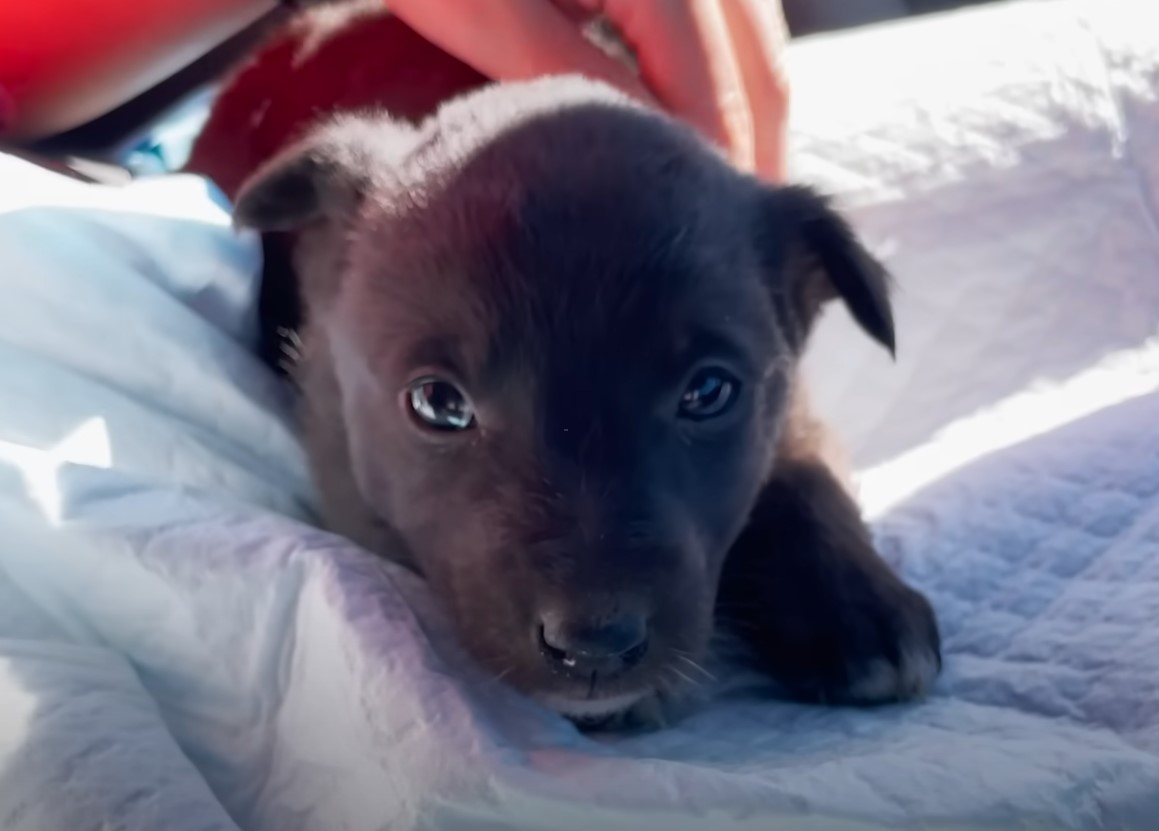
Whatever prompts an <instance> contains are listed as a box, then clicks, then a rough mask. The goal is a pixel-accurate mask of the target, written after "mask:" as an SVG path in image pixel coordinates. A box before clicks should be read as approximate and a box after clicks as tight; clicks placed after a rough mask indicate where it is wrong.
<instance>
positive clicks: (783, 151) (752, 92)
mask: <svg viewBox="0 0 1159 831" xmlns="http://www.w3.org/2000/svg"><path fill="white" fill-rule="evenodd" d="M721 6H722V7H723V10H724V15H725V18H726V20H727V21H728V27H729V30H730V32H731V33H732V42H733V46H734V47H735V49H736V58H737V64H738V66H739V67H740V72H741V77H742V79H743V82H744V86H745V93H746V97H747V99H748V108H749V112H750V113H751V115H752V120H753V141H754V143H755V149H754V157H755V162H756V171H757V173H758V174H759V175H760V176H762V177H763V178H765V179H768V180H769V181H782V180H783V179H784V178H785V174H786V166H787V155H788V148H787V143H788V120H789V82H788V74H787V72H786V70H785V65H784V54H785V44H786V43H787V42H788V28H787V27H786V25H785V18H784V14H783V13H782V11H781V4H780V2H779V0H721Z"/></svg>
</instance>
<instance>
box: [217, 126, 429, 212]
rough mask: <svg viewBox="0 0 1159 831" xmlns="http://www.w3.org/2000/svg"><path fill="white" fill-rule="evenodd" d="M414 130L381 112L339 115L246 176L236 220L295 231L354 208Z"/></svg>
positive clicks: (405, 146)
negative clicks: (375, 113)
mask: <svg viewBox="0 0 1159 831" xmlns="http://www.w3.org/2000/svg"><path fill="white" fill-rule="evenodd" d="M413 135H414V131H413V130H412V129H411V128H410V127H408V126H406V125H403V124H401V123H399V122H396V121H393V120H392V119H390V118H388V117H386V116H383V115H373V114H370V115H367V114H360V113H355V114H351V115H344V116H339V117H338V118H335V119H333V120H332V121H330V122H328V123H325V124H323V125H321V126H319V127H315V128H314V129H312V130H311V131H310V132H308V133H307V135H306V136H305V138H303V139H301V140H300V141H298V142H297V143H296V144H294V145H292V146H291V147H289V148H288V149H287V150H284V151H283V152H281V153H280V154H278V155H277V156H275V157H274V158H273V160H271V161H270V162H268V163H267V164H266V165H265V166H264V167H262V168H260V169H259V170H258V171H257V173H255V174H254V175H253V176H252V177H251V178H250V179H248V180H247V181H246V182H245V183H244V184H243V185H242V188H241V191H240V192H239V193H238V196H237V201H236V204H235V205H234V211H233V219H234V224H235V225H236V226H238V227H240V228H252V229H254V230H257V231H293V230H297V229H299V228H301V227H303V226H305V225H309V224H310V223H312V222H316V221H319V220H326V219H329V220H334V219H340V218H342V217H343V216H345V215H348V214H349V213H350V212H351V211H352V210H354V209H356V208H357V206H358V204H359V203H360V202H361V201H362V199H363V197H364V196H365V195H366V193H367V192H368V191H369V190H371V189H372V188H373V186H374V183H375V181H376V180H377V179H380V178H382V177H383V176H385V175H387V174H389V172H390V171H391V169H392V168H393V167H394V166H395V165H396V164H397V163H398V162H399V160H400V159H401V158H402V156H403V155H404V154H405V152H406V151H407V150H408V149H409V147H410V144H411V141H412V138H413Z"/></svg>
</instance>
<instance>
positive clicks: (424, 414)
mask: <svg viewBox="0 0 1159 831" xmlns="http://www.w3.org/2000/svg"><path fill="white" fill-rule="evenodd" d="M407 403H408V404H409V405H410V409H411V412H412V413H414V415H415V418H417V419H418V420H419V422H420V423H421V424H423V425H424V426H426V427H430V428H431V429H433V430H446V431H452V430H469V429H470V428H472V427H474V426H475V411H474V409H473V408H472V407H471V404H470V402H469V401H467V396H465V395H463V393H462V392H460V391H459V389H458V388H457V387H456V386H455V385H454V384H451V383H449V382H447V381H442V380H440V379H438V378H422V379H420V380H418V381H415V382H414V383H413V384H411V386H410V389H409V390H408V391H407Z"/></svg>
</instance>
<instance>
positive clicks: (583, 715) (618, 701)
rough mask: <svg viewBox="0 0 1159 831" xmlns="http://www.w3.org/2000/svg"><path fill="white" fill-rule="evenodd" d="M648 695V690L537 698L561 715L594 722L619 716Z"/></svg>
mask: <svg viewBox="0 0 1159 831" xmlns="http://www.w3.org/2000/svg"><path fill="white" fill-rule="evenodd" d="M646 695H648V691H647V690H640V691H639V692H634V693H622V694H620V695H613V696H609V697H608V698H567V697H565V696H562V695H556V694H545V695H540V696H536V700H537V701H538V702H539V703H540V704H542V705H543V706H544V707H547V708H548V709H549V710H554V711H555V712H557V713H559V714H560V715H561V716H564V717H566V718H569V719H571V720H572V721H578V722H594V721H601V720H603V719H607V718H610V717H612V716H617V715H620V714H621V713H623V712H624V711H625V710H627V709H628V708H630V707H631V706H632V705H633V704H635V703H636V702H638V701H640V699H642V698H644V697H645V696H646Z"/></svg>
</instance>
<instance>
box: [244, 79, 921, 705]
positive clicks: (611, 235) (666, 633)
mask: <svg viewBox="0 0 1159 831" xmlns="http://www.w3.org/2000/svg"><path fill="white" fill-rule="evenodd" d="M237 221H238V223H239V224H240V225H243V226H249V227H253V228H257V229H261V230H263V231H296V232H299V235H298V237H297V244H296V245H297V248H296V256H295V268H296V271H297V273H298V277H299V280H300V284H301V292H302V299H303V304H304V309H305V323H304V326H303V329H302V332H301V356H300V360H299V362H298V365H297V366H296V368H295V370H294V372H295V376H296V380H297V382H298V383H299V384H300V387H301V391H302V404H303V424H304V434H305V439H306V442H307V445H308V449H309V454H310V458H311V461H312V464H313V470H314V474H315V476H316V480H317V484H318V486H319V490H320V493H321V497H322V500H323V505H324V513H325V518H326V520H327V522H328V523H329V524H330V526H331V527H332V528H333V529H334V530H335V531H337V532H339V533H342V534H344V535H346V536H347V537H349V538H351V539H353V540H355V541H357V542H359V543H362V544H363V545H365V546H367V547H369V548H370V549H371V550H373V551H376V552H378V553H380V554H382V555H383V556H385V557H389V558H391V559H393V560H397V561H400V562H402V563H405V564H407V565H409V566H411V567H413V568H414V569H416V570H417V571H419V572H420V573H422V574H423V575H424V576H425V577H426V578H427V579H428V580H429V581H430V584H431V585H432V587H433V589H434V591H435V592H436V594H437V595H438V596H439V597H440V598H441V600H442V601H443V602H444V603H445V605H446V607H447V609H448V610H449V612H450V613H451V615H452V616H453V618H454V620H455V622H456V623H457V627H458V631H459V633H460V635H461V637H462V639H463V641H464V642H465V644H466V645H467V646H468V647H469V648H470V650H471V651H472V652H473V653H474V654H475V655H476V657H477V658H478V659H479V660H480V661H481V662H483V663H484V664H485V665H487V666H488V667H489V668H490V669H491V670H493V671H494V673H495V674H496V675H497V676H502V677H503V678H504V679H506V680H507V681H508V682H510V683H511V684H513V685H514V686H516V687H517V688H519V689H521V690H523V691H525V692H527V693H529V694H531V695H533V696H534V697H536V698H538V699H539V700H541V701H542V702H544V703H546V704H547V705H548V706H550V707H552V708H555V709H556V710H558V711H560V712H562V713H565V714H567V715H570V716H573V717H577V718H581V719H583V718H593V717H600V716H606V715H609V714H615V713H622V712H624V711H628V710H631V709H632V708H633V707H636V706H637V705H641V706H643V705H646V704H647V702H649V701H650V700H652V699H654V698H655V696H656V695H658V694H667V693H670V692H672V691H673V689H674V688H675V687H677V686H679V683H678V682H680V679H681V676H682V675H683V676H687V675H688V673H687V672H685V671H683V670H682V667H684V666H685V665H686V664H687V663H688V662H692V663H694V664H695V663H696V662H699V661H701V660H702V659H703V658H704V656H705V654H706V650H708V648H709V645H710V639H711V636H712V634H713V632H714V625H715V626H716V627H718V628H724V629H727V630H729V631H734V632H735V633H736V634H737V636H738V637H739V638H740V639H742V640H743V642H744V643H745V644H747V645H748V646H749V647H751V654H752V655H754V656H755V659H756V660H757V661H758V662H759V665H760V666H761V667H762V668H764V669H766V670H767V671H768V672H769V673H771V674H772V675H773V676H774V677H775V678H776V679H778V680H779V681H781V682H783V683H784V684H785V685H786V686H787V688H788V689H789V690H790V691H791V692H792V693H794V694H795V695H798V696H800V697H803V698H808V699H814V700H825V701H841V702H852V703H874V702H881V701H889V700H897V699H905V698H909V697H912V696H916V695H919V694H920V693H922V692H923V691H924V690H925V689H926V688H927V687H928V686H929V685H930V684H931V683H932V681H933V680H934V678H935V676H936V675H937V673H938V670H939V667H940V657H939V643H938V631H937V626H936V623H935V619H934V615H933V613H932V611H931V609H930V606H929V604H928V603H927V602H926V600H925V599H924V598H923V597H922V596H921V595H919V594H917V593H916V592H914V591H913V590H911V589H909V588H908V587H906V586H905V585H904V584H903V583H902V582H901V581H900V580H899V579H898V578H897V577H896V576H895V575H894V574H893V573H892V571H891V570H890V569H889V567H888V566H887V565H886V564H885V563H884V562H883V561H882V560H881V559H880V558H879V557H878V555H877V553H876V552H875V551H874V549H873V547H872V544H871V541H870V537H869V534H868V532H867V530H866V528H865V526H864V525H863V523H862V520H861V518H860V516H859V512H858V509H857V507H856V505H855V504H854V502H853V500H852V499H851V498H850V496H849V495H848V494H847V492H846V490H845V488H844V486H843V484H842V481H841V479H840V478H839V475H838V474H837V473H835V472H834V469H833V468H832V467H831V460H830V459H829V458H828V456H827V451H826V450H825V444H826V439H825V435H824V432H823V430H822V429H821V427H820V426H819V425H818V424H817V423H816V422H815V421H814V420H813V418H812V417H811V416H810V413H809V410H808V407H807V405H806V401H805V397H804V392H803V390H802V387H801V382H800V380H799V378H798V375H797V364H798V359H799V357H800V355H801V352H802V350H803V349H804V347H805V343H806V340H807V337H808V335H809V332H810V329H811V327H812V324H813V322H814V318H815V317H816V315H817V313H818V310H819V308H820V306H821V305H822V303H824V302H825V301H826V300H827V299H829V298H833V297H840V298H841V299H842V300H843V301H844V302H845V304H846V305H847V306H848V308H849V310H850V311H851V312H852V314H853V316H854V318H855V319H856V320H857V321H858V322H859V323H860V325H861V326H862V327H863V328H864V330H865V331H866V332H867V333H868V334H869V335H870V336H871V337H873V338H874V339H876V340H877V341H879V342H880V343H881V344H882V345H883V346H884V347H885V348H887V349H889V350H891V351H892V350H893V347H894V331H893V322H892V316H891V311H890V306H889V300H888V293H887V275H886V273H885V272H884V270H883V268H882V267H881V266H880V264H879V263H877V262H876V261H875V260H874V259H873V258H872V257H871V256H870V255H869V254H868V253H867V252H866V251H865V250H864V248H863V247H862V246H861V245H860V244H859V243H858V241H857V240H856V239H855V238H854V236H853V235H852V233H851V232H850V230H849V228H848V227H847V226H846V224H845V223H844V222H843V221H842V219H841V218H840V217H839V216H838V215H837V214H835V213H834V212H833V211H832V210H831V209H830V208H829V206H828V205H827V204H826V203H825V201H824V200H823V199H821V198H819V197H818V196H817V195H815V194H814V193H813V192H811V191H809V190H807V189H803V188H799V187H782V188H775V187H770V186H768V185H765V184H763V183H761V182H759V181H757V180H756V179H754V178H751V177H749V176H747V175H744V174H742V173H739V172H737V171H736V170H735V169H734V168H732V167H731V166H730V165H728V164H727V163H726V162H725V161H724V160H723V159H722V158H721V157H720V156H719V155H718V154H717V152H716V151H715V150H713V149H711V148H710V147H709V146H708V145H707V144H706V143H704V142H702V141H701V140H700V139H699V138H698V137H697V136H696V135H695V134H694V133H693V132H692V131H691V130H689V129H687V128H685V127H684V126H682V125H680V124H678V123H677V122H675V121H673V120H671V119H669V118H668V117H666V116H663V115H660V114H658V113H655V112H652V111H650V110H647V109H644V108H642V107H639V106H637V105H636V104H634V103H632V102H630V101H629V100H627V99H626V98H624V97H623V96H621V95H620V94H619V93H617V92H614V91H613V90H611V89H609V88H607V87H604V86H602V85H600V84H596V83H593V82H588V81H585V80H581V79H578V78H562V77H561V78H549V79H544V80H539V81H534V82H529V83H522V84H502V85H494V86H490V87H486V88H484V89H482V90H481V91H477V92H472V93H469V94H467V95H465V96H462V97H460V98H457V99H455V100H453V101H451V102H449V103H447V104H445V105H444V106H443V107H442V108H441V109H440V110H439V111H438V112H437V113H436V114H435V115H434V116H432V117H431V118H429V119H428V120H426V121H425V122H424V123H422V124H420V125H419V126H418V127H414V126H412V125H407V124H404V123H401V122H397V121H393V120H392V119H391V118H390V117H389V116H388V115H386V114H358V115H350V114H347V115H344V116H339V117H337V118H336V119H333V120H332V121H330V122H328V123H326V124H325V125H323V126H321V127H319V128H317V129H315V130H314V131H312V132H310V133H309V134H308V136H307V137H306V138H305V139H303V140H302V141H301V142H299V143H298V144H296V145H294V146H292V147H290V148H289V149H288V150H286V151H284V152H283V153H281V154H280V155H279V156H278V157H277V158H275V159H274V160H273V161H272V162H270V163H269V164H267V165H266V166H264V168H263V169H261V170H260V171H259V172H258V173H257V174H256V175H255V176H254V177H253V178H252V179H250V181H249V182H248V184H247V185H246V186H245V187H244V188H243V189H242V192H241V194H240V196H239V198H238V205H237Z"/></svg>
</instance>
